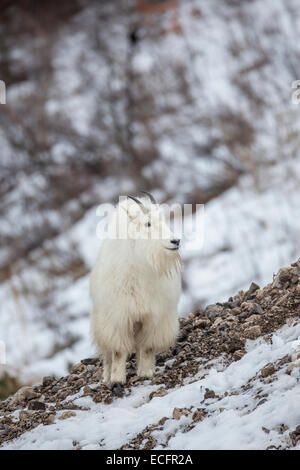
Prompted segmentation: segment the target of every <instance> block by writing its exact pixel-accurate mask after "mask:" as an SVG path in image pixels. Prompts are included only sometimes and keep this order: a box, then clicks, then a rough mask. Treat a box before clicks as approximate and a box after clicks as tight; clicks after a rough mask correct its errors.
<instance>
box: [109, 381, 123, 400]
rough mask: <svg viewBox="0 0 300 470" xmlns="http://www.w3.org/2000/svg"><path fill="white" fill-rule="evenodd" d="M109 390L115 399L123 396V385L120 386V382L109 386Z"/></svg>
mask: <svg viewBox="0 0 300 470" xmlns="http://www.w3.org/2000/svg"><path fill="white" fill-rule="evenodd" d="M110 389H111V391H112V393H113V394H114V395H116V396H117V397H122V396H123V395H124V385H123V384H121V382H115V383H113V384H111V386H110Z"/></svg>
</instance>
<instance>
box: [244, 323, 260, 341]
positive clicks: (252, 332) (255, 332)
mask: <svg viewBox="0 0 300 470" xmlns="http://www.w3.org/2000/svg"><path fill="white" fill-rule="evenodd" d="M244 336H245V338H248V339H256V338H258V337H259V336H261V328H260V326H258V325H255V326H251V327H250V328H246V329H245V330H244Z"/></svg>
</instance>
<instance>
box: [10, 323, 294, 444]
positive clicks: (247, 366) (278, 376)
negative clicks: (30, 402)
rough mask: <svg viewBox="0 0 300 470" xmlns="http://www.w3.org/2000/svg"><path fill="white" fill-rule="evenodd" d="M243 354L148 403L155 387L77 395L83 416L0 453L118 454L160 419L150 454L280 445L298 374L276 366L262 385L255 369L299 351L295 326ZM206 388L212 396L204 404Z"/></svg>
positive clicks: (289, 423) (290, 425)
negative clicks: (196, 417) (102, 398)
mask: <svg viewBox="0 0 300 470" xmlns="http://www.w3.org/2000/svg"><path fill="white" fill-rule="evenodd" d="M246 349H247V353H246V354H245V355H244V356H243V358H242V359H241V360H239V361H237V362H234V363H232V364H231V365H230V366H228V367H225V368H224V366H222V361H220V360H219V361H217V362H216V363H215V365H214V366H213V367H212V368H210V369H209V370H207V369H205V368H203V370H202V371H201V372H200V373H199V374H198V375H199V377H194V378H193V380H195V379H197V380H196V381H194V382H193V383H186V384H185V385H183V386H181V387H179V388H175V389H171V390H167V392H168V393H167V394H166V395H165V396H161V397H154V398H152V400H151V401H149V394H150V393H151V392H153V391H154V390H156V389H157V388H158V386H150V385H147V384H145V385H140V386H138V387H136V388H134V389H133V390H132V394H131V395H129V396H127V397H125V398H121V399H116V400H115V401H114V402H113V403H112V404H110V405H104V404H95V403H94V402H93V401H92V399H91V398H90V397H80V395H81V392H79V393H78V395H77V396H73V397H71V399H73V400H74V403H75V404H77V405H80V406H82V407H84V408H86V410H84V411H83V410H79V411H76V415H75V416H72V417H70V418H69V419H65V420H58V419H56V421H55V423H54V424H52V425H48V426H42V425H40V426H39V427H37V428H35V429H34V430H32V431H29V432H27V433H25V434H23V435H22V436H21V437H20V438H18V439H16V440H15V441H12V442H9V443H7V444H4V445H3V446H2V449H39V450H41V449H74V445H75V447H77V448H81V449H85V450H87V449H118V448H120V447H121V446H122V445H124V444H126V443H128V442H129V441H130V440H131V439H133V438H134V437H135V436H136V435H137V434H138V433H140V432H141V431H142V430H143V429H144V428H145V427H146V426H149V425H152V424H156V423H158V421H159V420H161V419H162V418H167V419H166V420H165V422H164V424H163V425H162V426H160V427H159V429H156V430H153V431H152V434H151V435H152V437H153V438H154V439H155V440H156V447H155V449H163V448H167V449H266V448H267V447H269V446H275V447H278V446H281V445H282V446H283V447H288V446H289V445H290V440H289V433H290V432H291V431H292V430H294V429H295V427H296V426H297V425H298V424H299V421H300V409H299V400H300V387H299V379H300V372H299V368H295V369H294V370H293V371H292V372H291V373H290V374H287V373H286V372H287V371H286V366H284V365H283V367H280V368H278V370H277V372H276V373H275V374H274V376H273V377H272V380H266V379H263V378H262V376H261V375H260V371H261V369H262V368H263V367H264V366H266V364H268V363H276V361H278V360H280V359H282V358H283V357H284V356H286V355H287V354H288V355H293V354H295V352H297V351H298V352H299V350H300V324H299V323H298V324H297V323H296V324H291V325H285V326H284V327H282V328H281V329H280V330H278V331H277V332H275V333H274V334H273V336H272V341H271V342H266V341H264V340H263V339H262V338H259V339H257V340H255V341H250V340H248V343H247V348H246ZM206 389H209V390H213V391H214V392H215V394H216V397H215V398H206V399H205V397H204V394H205V390H206ZM68 400H70V397H68ZM204 406H205V410H206V412H207V415H206V416H205V417H204V418H203V419H202V421H200V422H198V423H196V425H195V427H194V428H193V429H191V430H189V431H188V432H187V427H188V426H189V425H190V424H191V423H192V422H193V420H192V415H193V413H194V411H196V410H197V409H198V408H201V407H202V408H203V407H204ZM174 408H184V409H188V411H189V413H188V416H185V415H182V416H181V417H180V418H179V419H174V417H173V412H174ZM173 434H174V437H171V438H170V435H173ZM74 442H75V443H76V444H74ZM298 448H299V446H298Z"/></svg>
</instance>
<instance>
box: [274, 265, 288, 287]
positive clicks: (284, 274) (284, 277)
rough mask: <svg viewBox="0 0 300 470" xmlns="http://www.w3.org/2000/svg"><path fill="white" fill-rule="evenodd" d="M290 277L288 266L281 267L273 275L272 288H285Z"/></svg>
mask: <svg viewBox="0 0 300 470" xmlns="http://www.w3.org/2000/svg"><path fill="white" fill-rule="evenodd" d="M291 277H292V272H291V270H290V268H281V269H280V270H279V271H278V274H277V275H276V276H275V279H274V281H273V283H272V287H273V288H279V289H280V288H282V287H284V288H286V287H287V284H288V283H289V281H290V279H291Z"/></svg>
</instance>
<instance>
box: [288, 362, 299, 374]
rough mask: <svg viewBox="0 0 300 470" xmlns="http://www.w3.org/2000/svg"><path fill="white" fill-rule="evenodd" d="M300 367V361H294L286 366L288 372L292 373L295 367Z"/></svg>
mask: <svg viewBox="0 0 300 470" xmlns="http://www.w3.org/2000/svg"><path fill="white" fill-rule="evenodd" d="M299 368H300V361H296V362H293V363H292V364H290V365H289V366H288V367H287V368H286V373H287V374H288V375H290V374H291V373H292V372H293V370H294V369H299Z"/></svg>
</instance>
